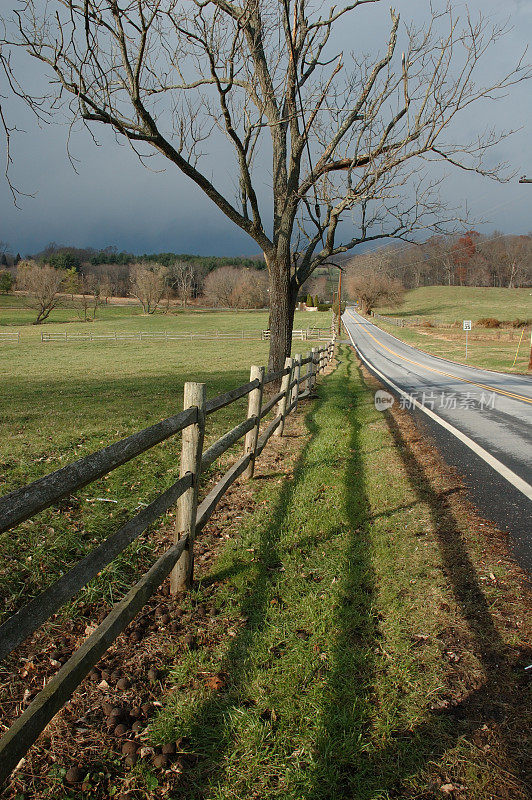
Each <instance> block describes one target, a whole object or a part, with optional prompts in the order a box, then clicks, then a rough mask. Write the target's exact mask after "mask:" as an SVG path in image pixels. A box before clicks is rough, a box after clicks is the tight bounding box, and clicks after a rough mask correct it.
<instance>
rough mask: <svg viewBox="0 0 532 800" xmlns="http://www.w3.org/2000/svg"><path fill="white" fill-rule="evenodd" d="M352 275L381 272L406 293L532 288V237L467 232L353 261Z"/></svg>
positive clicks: (380, 249)
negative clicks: (436, 288)
mask: <svg viewBox="0 0 532 800" xmlns="http://www.w3.org/2000/svg"><path fill="white" fill-rule="evenodd" d="M346 268H347V272H348V273H349V274H351V275H354V274H357V273H364V272H371V271H373V272H378V273H379V274H386V275H389V276H390V277H393V278H394V279H396V280H398V281H399V282H400V283H401V284H402V286H403V287H404V288H405V289H417V288H418V287H420V286H433V285H439V286H492V287H504V288H509V289H512V288H515V287H523V286H532V234H531V233H529V234H527V235H519V236H517V235H508V234H503V233H500V232H499V231H494V232H493V233H492V234H491V235H489V236H487V235H483V234H480V233H478V232H477V231H473V230H470V231H466V232H464V233H461V234H456V235H453V236H434V237H431V238H430V239H428V240H427V241H426V242H423V243H421V244H407V245H405V244H402V245H395V246H394V245H390V246H389V247H386V248H379V249H378V250H374V251H372V252H368V253H364V254H361V255H358V256H355V257H354V258H351V259H349V261H348V262H347V264H346Z"/></svg>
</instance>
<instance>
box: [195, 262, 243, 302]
mask: <svg viewBox="0 0 532 800" xmlns="http://www.w3.org/2000/svg"><path fill="white" fill-rule="evenodd" d="M240 277H241V270H239V269H237V268H236V267H218V269H213V270H212V272H209V274H208V275H207V276H206V278H205V280H204V282H203V291H204V294H205V299H206V300H207V301H208V302H209V303H210V304H211V305H213V306H219V307H221V308H231V307H232V306H233V293H234V291H235V288H236V287H237V285H238V281H239V279H240Z"/></svg>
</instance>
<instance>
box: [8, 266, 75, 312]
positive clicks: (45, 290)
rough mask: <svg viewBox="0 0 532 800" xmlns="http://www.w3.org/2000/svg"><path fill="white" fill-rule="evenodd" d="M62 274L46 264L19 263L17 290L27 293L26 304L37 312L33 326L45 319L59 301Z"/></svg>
mask: <svg viewBox="0 0 532 800" xmlns="http://www.w3.org/2000/svg"><path fill="white" fill-rule="evenodd" d="M63 278H64V273H63V272H61V270H58V269H54V268H53V267H50V266H49V265H48V264H37V263H35V262H34V261H21V262H20V263H19V265H18V267H17V289H21V290H22V291H24V292H27V302H28V303H29V305H30V306H31V307H32V308H35V309H36V310H37V318H36V320H35V322H34V323H33V324H34V325H39V324H40V323H41V322H44V320H45V319H47V318H48V317H49V316H50V314H51V312H52V311H53V310H54V308H55V307H56V305H57V303H58V301H59V294H58V293H59V290H60V288H61V284H62V282H63Z"/></svg>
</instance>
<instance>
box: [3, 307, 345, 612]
mask: <svg viewBox="0 0 532 800" xmlns="http://www.w3.org/2000/svg"><path fill="white" fill-rule="evenodd" d="M104 310H105V312H106V315H104V316H102V319H100V320H98V321H97V322H96V323H87V324H84V323H81V322H80V323H69V324H68V325H65V324H64V323H59V322H55V323H49V324H48V325H46V326H30V327H23V328H19V329H21V330H22V331H23V336H22V338H21V342H20V343H19V344H11V343H7V342H4V343H1V344H0V379H1V385H2V393H1V397H0V420H1V422H0V434H1V444H0V475H1V478H0V494H6V493H7V492H9V491H12V490H14V489H16V488H18V487H19V486H22V485H24V484H26V483H29V482H30V481H33V480H36V479H37V478H39V477H41V476H42V475H45V474H47V473H49V472H52V471H54V470H56V469H59V468H60V467H63V466H65V465H66V464H68V463H71V462H73V461H75V460H77V459H79V458H81V457H83V456H85V455H87V454H88V453H91V452H93V451H95V450H98V449H100V448H102V447H104V446H106V445H108V444H110V443H111V442H113V441H116V440H118V439H121V438H123V437H125V436H127V435H129V434H131V433H134V432H135V431H137V430H140V429H141V428H144V427H147V426H148V425H150V424H152V423H154V422H157V421H158V420H160V419H163V418H165V417H167V416H169V415H171V414H175V413H176V412H177V411H178V410H180V409H181V408H182V402H183V401H182V397H183V385H184V383H185V381H187V380H190V381H199V382H204V383H206V384H207V394H208V397H212V396H215V395H217V394H220V393H221V392H224V391H227V390H228V389H231V388H233V387H235V386H238V385H239V384H242V383H245V382H246V381H247V380H248V379H249V367H250V365H251V364H253V363H255V364H265V363H267V357H268V343H267V342H261V341H238V340H236V341H232V340H230V341H222V342H216V341H212V342H211V341H194V342H181V341H172V342H169V343H167V344H166V343H164V342H142V343H141V342H139V343H136V342H135V343H130V342H127V343H123V342H118V343H114V342H93V343H90V342H68V343H64V342H63V343H61V342H58V343H56V342H51V343H41V342H40V331H41V329H42V328H43V327H46V330H48V331H51V330H54V331H61V330H64V329H66V328H68V330H69V332H70V331H73V330H75V329H77V330H83V331H86V330H87V329H88V328H89V327H91V328H92V329H93V330H94V329H95V328H98V329H99V330H102V331H104V330H111V331H112V330H118V329H119V330H123V331H135V330H137V331H138V330H165V329H166V330H187V331H188V330H195V331H202V330H214V329H219V330H240V329H247V330H250V329H260V328H262V327H266V326H267V314H266V313H253V312H251V313H238V312H237V313H234V314H233V313H223V314H222V313H218V314H213V313H211V314H208V313H207V314H203V313H194V312H190V313H179V314H175V315H174V314H156V315H153V316H149V317H147V316H144V315H140V314H139V313H137V309H136V308H123V307H121V308H106V309H104ZM64 311H65V313H66V310H64ZM10 313H11V312H10ZM13 313H15V315H16V313H18V312H16V311H15V312H13ZM297 316H298V318H297V319H296V326H297V325H300V326H301V325H302V324H304V320H303V318H305V321H306V319H307V318H308V317H309V316H310V315H304V314H301V315H297ZM315 317H316V315H313V319H314V318H315ZM319 318H320V323H321V324H322V325H323V326H325V325H327V324H330V315H329V314H320V315H319ZM10 329H13V328H9V327H7V328H6V330H10ZM313 346H314V342H312V341H308V342H294V352H301V351H303V352H306V351H307V350H309V349H310V348H311V347H313ZM244 408H245V400H242V401H239V402H238V403H235V404H233V405H232V406H230V407H228V408H226V409H223V410H222V411H221V412H220V413H219V414H216V418H215V419H213V420H210V424H209V427H208V430H207V437H208V439H209V438H212V439H216V438H218V436H220V434H221V433H222V432H223V431H224V430H226V429H228V428H230V427H232V426H233V425H234V424H236V422H237V421H240V420H241V419H242V418H243V416H244ZM179 453H180V444H179V440H178V439H175V440H174V439H171V440H169V441H168V442H164V443H162V444H160V445H158V446H157V448H155V449H154V450H152V451H149V452H148V453H145V454H144V455H142V456H140V457H138V458H136V459H134V460H133V461H132V462H130V463H129V464H126V465H124V466H122V467H121V468H120V469H118V470H116V471H115V472H114V473H112V475H110V476H108V477H107V479H101V480H100V481H98V482H97V483H95V484H93V485H91V486H90V487H87V489H85V490H83V491H81V492H80V493H78V495H77V496H76V498H74V499H73V500H72V502H70V501H65V503H63V504H61V506H60V507H58V508H54V509H49V510H47V511H45V512H43V513H42V514H40V515H39V517H38V518H37V520H36V521H33V522H32V521H28V522H25V523H23V524H21V525H20V526H18V527H17V528H16V529H15V530H14V531H13V532H12V533H10V534H7V535H3V536H2V537H0V563H1V566H0V596H1V597H2V600H3V609H4V615H9V614H10V613H12V612H13V611H14V610H16V609H17V608H18V607H19V606H20V605H21V604H22V602H23V601H27V600H28V598H29V597H30V596H33V595H35V594H36V593H37V592H38V591H40V590H41V589H42V588H43V587H44V586H45V585H49V584H50V583H51V582H52V581H53V579H54V578H55V577H57V576H58V575H59V574H60V573H61V572H62V571H64V570H65V569H66V568H67V567H69V566H70V565H71V564H73V563H75V562H76V561H77V560H78V559H79V558H80V556H81V555H83V554H84V553H85V552H87V551H88V550H89V549H91V548H92V547H93V546H94V545H95V544H96V543H97V542H99V541H101V540H102V539H104V538H105V537H106V536H108V535H109V534H110V533H111V531H112V530H114V529H115V528H117V527H118V525H119V524H120V523H123V522H125V521H126V519H127V518H128V516H130V515H131V514H132V513H133V511H134V510H135V509H136V508H138V507H139V505H140V504H142V503H149V502H150V500H151V499H153V497H154V496H155V494H157V493H158V491H160V490H161V488H163V487H164V486H167V485H170V483H171V482H172V481H173V480H175V479H176V477H177V475H178V470H179ZM163 524H164V521H163ZM151 558H152V552H151V548H150V547H149V545H147V544H146V542H145V541H144V542H139V543H137V544H135V545H133V546H132V547H131V548H130V549H129V550H128V552H127V553H126V554H124V555H123V556H122V557H121V558H119V559H117V561H116V562H115V564H113V566H112V567H109V569H113V570H114V572H115V579H116V580H113V582H112V583H111V582H110V581H108V571H106V572H105V574H103V575H102V576H100V577H99V578H98V579H96V580H95V581H93V583H92V584H91V585H90V586H89V587H87V589H86V590H85V591H84V592H82V593H81V595H80V599H79V601H77V602H78V604H80V605H84V604H86V603H87V602H91V601H93V600H98V601H99V600H101V599H102V597H103V598H104V599H105V600H108V601H111V600H112V597H113V593H115V594H116V593H117V592H120V590H121V589H122V588H124V587H125V586H126V585H129V584H130V583H131V578H132V575H134V574H135V575H136V574H138V572H139V571H140V568H141V567H145V566H146V565H147V564H148V563H150V561H151ZM76 608H77V606H76V604H74V606H72V608H71V609H70V612H71V613H75V611H76Z"/></svg>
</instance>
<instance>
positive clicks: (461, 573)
mask: <svg viewBox="0 0 532 800" xmlns="http://www.w3.org/2000/svg"><path fill="white" fill-rule="evenodd" d="M359 373H360V370H359ZM360 380H361V383H363V382H364V378H363V376H362V374H361V373H360ZM385 417H386V421H387V424H388V428H389V430H390V432H391V434H392V437H393V440H394V443H395V445H396V447H397V451H398V452H399V453H400V455H401V458H402V461H403V464H404V467H405V470H406V474H407V477H408V480H409V482H410V484H411V486H412V487H413V488H414V489H415V492H416V495H417V497H418V499H419V500H420V501H422V502H424V503H426V504H427V505H428V507H429V510H430V516H431V519H432V523H433V526H434V530H435V531H436V535H437V541H438V546H439V551H440V554H441V560H442V567H443V570H444V574H445V575H446V576H447V578H448V581H449V585H450V587H451V589H452V593H453V595H454V598H455V600H456V603H457V605H458V608H459V610H460V612H461V615H462V617H463V619H464V620H466V622H467V625H468V627H469V631H470V634H471V639H472V643H473V649H474V652H475V655H476V657H477V658H478V659H479V662H480V663H481V665H482V667H483V671H484V680H483V683H482V685H481V686H478V685H477V686H475V685H472V686H470V687H469V688H468V689H466V690H464V692H463V694H462V696H461V697H459V698H456V697H455V699H454V701H453V702H450V703H449V704H448V705H446V706H445V708H444V709H439V710H434V711H431V710H428V711H427V712H426V713H425V715H424V718H423V719H422V720H421V721H420V723H419V724H418V725H417V726H414V727H413V728H409V729H405V730H395V731H394V732H392V734H391V735H390V736H389V737H388V739H387V743H386V744H385V745H384V746H382V747H380V748H379V747H377V748H376V747H375V745H374V744H373V743H372V742H371V741H370V739H369V737H367V738H366V737H365V731H364V726H361V725H360V711H359V709H358V707H357V706H358V703H360V702H366V703H367V704H370V703H371V686H370V685H369V682H370V680H371V675H372V669H371V663H370V662H371V656H370V654H369V648H368V645H369V644H370V643H371V639H372V637H375V635H376V630H375V628H374V626H373V629H372V624H371V621H370V619H366V620H365V622H363V625H362V630H363V631H364V633H365V635H366V637H367V638H366V640H364V636H362V637H361V636H360V634H358V635H359V638H358V641H357V638H356V636H353V633H354V632H355V631H353V628H352V621H350V620H349V618H346V617H345V615H344V613H343V610H342V609H338V613H337V619H338V625H339V628H340V630H339V634H338V638H337V645H336V646H335V661H334V664H332V670H331V677H330V682H329V687H328V691H327V692H326V693H325V696H326V697H327V704H326V706H325V707H324V708H323V711H322V715H321V724H322V731H321V733H320V736H319V740H318V749H317V758H316V763H315V767H314V776H313V778H314V780H313V785H312V788H311V790H310V791H309V792H308V793H307V794H306V795H305V800H338V798H342V800H348V798H349V799H350V798H352V799H353V800H355V798H356V800H370V799H372V798H375V797H377V796H378V797H381V796H382V797H390V798H391V797H397V798H404V797H406V796H409V797H410V796H413V795H412V794H411V793H409V792H408V791H406V793H405V788H404V787H405V781H406V780H407V779H408V778H412V777H413V776H415V775H416V774H418V773H420V771H422V770H423V769H425V768H426V767H427V766H428V765H429V764H430V763H431V762H435V761H437V760H438V759H440V758H441V757H442V756H443V755H444V754H445V752H446V751H447V750H448V749H450V748H453V747H454V746H455V745H457V744H458V742H459V741H460V739H461V738H462V737H466V739H468V740H470V739H471V738H474V736H475V733H476V732H478V731H479V730H480V729H481V728H482V726H483V725H485V724H488V725H491V726H492V727H494V729H495V730H496V735H497V737H498V741H499V743H500V747H502V751H503V752H504V755H505V760H504V768H505V769H508V765H509V764H511V768H512V773H513V774H510V773H506V774H505V777H504V781H505V784H504V786H502V794H501V793H500V792H501V787H492V788H493V792H494V794H493V795H491V794H490V796H494V797H495V796H497V797H503V796H504V797H505V800H507V799H508V798H510V797H512V798H523V800H524V798H526V797H528V796H529V794H528V791H529V790H530V783H531V777H532V776H531V775H530V763H531V762H530V757H529V756H530V753H528V757H527V741H528V735H529V732H528V727H527V719H526V700H525V685H524V684H525V680H526V676H525V673H524V671H523V667H524V666H526V665H527V664H529V663H530V662H531V661H532V652H531V651H530V649H527V651H526V652H523V651H519V650H518V649H512V648H511V647H509V646H508V645H506V643H505V642H504V641H503V639H502V638H501V636H500V634H499V632H498V630H497V626H496V625H495V623H494V620H493V618H492V616H491V614H490V609H489V604H488V601H487V599H486V597H485V595H484V593H483V591H482V588H481V585H480V583H479V580H478V577H477V573H476V570H475V567H474V565H473V563H472V561H471V558H470V556H469V553H468V550H467V547H466V545H465V543H464V541H463V538H462V534H461V531H460V526H459V524H458V522H457V520H456V518H455V516H454V514H453V511H452V508H451V506H450V502H449V494H448V493H445V492H439V491H437V489H435V488H434V487H433V484H432V482H431V480H430V478H429V476H428V475H427V474H426V472H425V468H424V466H423V464H422V463H421V462H420V461H419V459H418V458H417V456H416V453H415V452H414V450H413V449H412V448H411V446H410V444H409V442H408V441H407V440H406V439H405V437H404V436H403V433H402V431H401V430H400V428H399V426H398V425H397V422H396V421H395V419H394V417H393V416H392V415H391V414H390V413H389V412H386V414H385ZM352 437H353V444H356V431H355V432H352ZM358 480H360V476H359V474H358V472H357V464H356V460H355V459H354V461H353V463H352V464H351V465H350V466H349V469H348V470H347V476H346V512H347V514H348V516H349V520H350V523H351V525H352V526H353V527H355V526H356V524H357V519H358V512H359V509H357V508H353V507H352V505H351V502H350V489H352V488H353V487H354V486H356V482H357V481H358ZM352 547H353V551H352V552H353V555H355V553H356V544H355V543H354V542H353V543H352ZM355 558H356V556H355ZM354 566H355V565H354V564H352V565H351V569H352V568H353V567H354ZM355 575H356V573H354V572H353V573H352V574H351V575H350V574H349V572H348V574H347V575H346V582H347V585H348V586H349V588H350V590H351V591H357V592H358V591H360V588H359V587H358V585H357V579H356V577H355ZM353 644H355V645H357V646H361V647H366V648H367V652H368V659H369V663H366V668H365V670H364V671H363V673H362V674H361V675H357V674H356V671H354V670H353V667H352V664H350V663H349V659H350V658H353V656H354V654H353V650H352V648H353ZM349 681H351V684H350V686H351V688H350V692H351V696H349V687H348V690H346V684H348V682H349ZM338 743H340V744H341V748H340V750H339V748H338ZM349 749H350V752H349ZM344 750H345V753H344V752H342V751H344ZM481 762H482V759H481ZM480 769H481V768H480ZM502 772H504V770H503V771H502ZM502 772H501V773H499V774H502ZM501 780H502V778H501ZM415 796H416V797H420V796H422V797H423V798H424V800H425V799H426V800H429V799H430V798H437V797H441V796H442V795H441V792H440V791H439V787H437V788H435V789H434V791H432V790H431V789H430V788H427V789H426V792H424V793H423V794H422V795H419V794H415Z"/></svg>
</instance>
